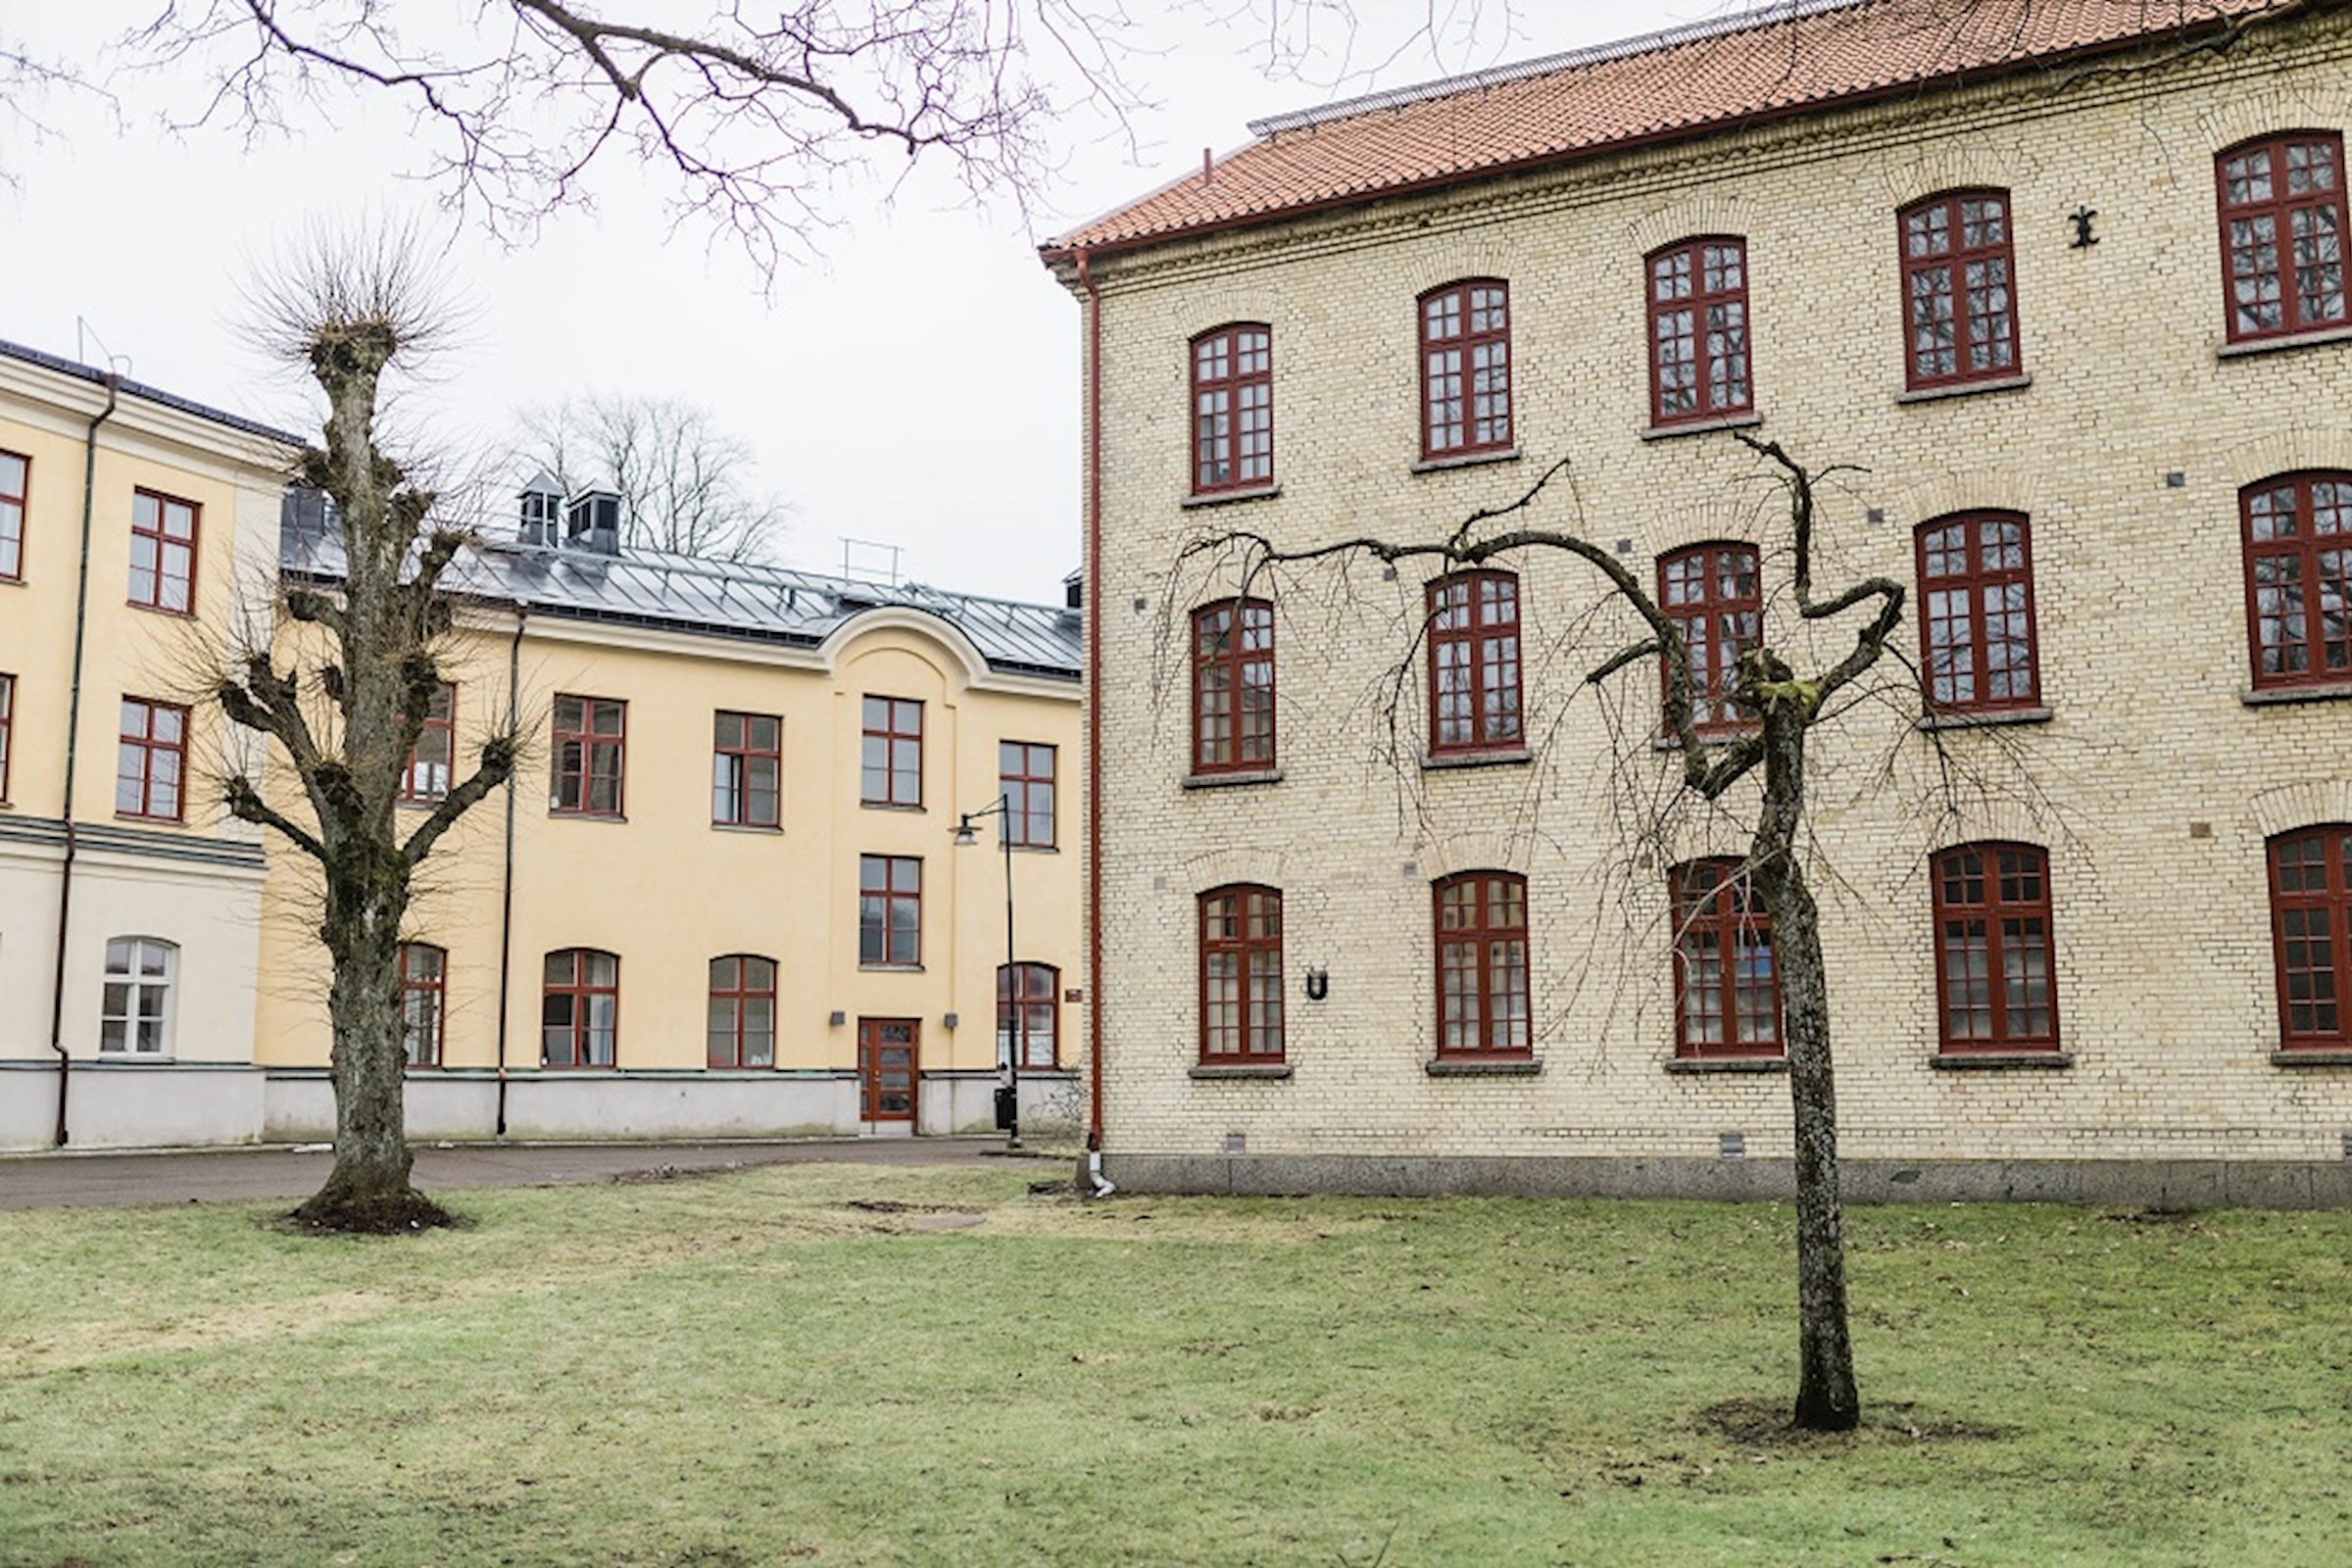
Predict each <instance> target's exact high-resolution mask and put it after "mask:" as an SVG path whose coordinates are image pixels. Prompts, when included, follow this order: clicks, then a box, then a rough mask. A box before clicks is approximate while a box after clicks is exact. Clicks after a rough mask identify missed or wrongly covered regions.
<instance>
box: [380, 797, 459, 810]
mask: <svg viewBox="0 0 2352 1568" xmlns="http://www.w3.org/2000/svg"><path fill="white" fill-rule="evenodd" d="M447 799H448V797H447V796H445V795H395V796H393V797H392V804H393V805H394V806H395V807H398V808H400V809H403V810H410V811H429V810H431V809H433V808H434V807H436V806H439V805H440V804H441V803H442V802H443V801H445V800H447Z"/></svg>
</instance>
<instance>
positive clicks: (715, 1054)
mask: <svg viewBox="0 0 2352 1568" xmlns="http://www.w3.org/2000/svg"><path fill="white" fill-rule="evenodd" d="M708 1029H709V1050H708V1053H707V1054H706V1056H705V1058H704V1059H705V1060H706V1061H708V1062H709V1063H710V1064H711V1066H713V1067H773V1066H774V1065H775V1064H776V960H775V959H773V958H761V957H758V956H754V955H752V954H748V953H731V954H729V955H727V956H725V957H723V958H712V959H711V1007H710V1013H709V1017H708Z"/></svg>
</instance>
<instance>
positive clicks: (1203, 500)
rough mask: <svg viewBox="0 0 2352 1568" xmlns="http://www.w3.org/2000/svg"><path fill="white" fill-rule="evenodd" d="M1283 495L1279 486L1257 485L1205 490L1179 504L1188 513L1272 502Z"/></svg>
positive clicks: (1187, 497)
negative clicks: (1241, 504) (1200, 509)
mask: <svg viewBox="0 0 2352 1568" xmlns="http://www.w3.org/2000/svg"><path fill="white" fill-rule="evenodd" d="M1280 494H1282V486H1281V485H1279V484H1255V485H1250V487H1249V488H1247V489H1243V490H1203V491H1198V492H1196V493H1194V494H1192V495H1189V496H1186V497H1185V498H1184V499H1183V500H1182V501H1179V502H1178V503H1177V505H1178V506H1180V507H1182V508H1184V509H1185V510H1186V511H1188V512H1189V511H1191V510H1192V509H1193V508H1195V507H1222V506H1228V505H1231V504H1233V503H1235V502H1240V501H1271V500H1273V499H1274V498H1275V497H1276V496H1278V495H1280Z"/></svg>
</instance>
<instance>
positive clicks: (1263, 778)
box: [1184, 767, 1282, 790]
mask: <svg viewBox="0 0 2352 1568" xmlns="http://www.w3.org/2000/svg"><path fill="white" fill-rule="evenodd" d="M1281 782H1282V769H1281V768H1279V767H1261V768H1256V769H1253V770H1251V771H1249V772H1242V771H1239V770H1236V771H1234V772H1231V773H1187V774H1185V775H1184V787H1185V788H1186V789H1188V790H1221V789H1226V788H1229V787H1231V786H1233V785H1237V784H1279V783H1281Z"/></svg>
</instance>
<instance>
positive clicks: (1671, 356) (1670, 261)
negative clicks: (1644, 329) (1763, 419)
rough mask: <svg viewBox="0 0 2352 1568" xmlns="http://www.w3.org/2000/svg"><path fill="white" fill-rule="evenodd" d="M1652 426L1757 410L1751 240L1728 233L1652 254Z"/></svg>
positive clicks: (1650, 344) (1650, 264)
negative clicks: (1750, 336)
mask: <svg viewBox="0 0 2352 1568" xmlns="http://www.w3.org/2000/svg"><path fill="white" fill-rule="evenodd" d="M1648 265H1649V388H1650V422H1651V423H1653V424H1682V423H1686V422H1689V421H1691V420H1693V419H1720V418H1726V417H1730V416H1733V415H1736V414H1745V413H1746V412H1747V411H1748V410H1749V409H1751V408H1753V407H1754V406H1755V398H1754V394H1753V390H1752V388H1751V387H1750V386H1749V377H1748V364H1747V352H1748V351H1747V242H1746V241H1745V240H1742V239H1739V238H1736V237H1733V236H1730V235H1716V236H1714V237H1711V238H1707V239H1689V240H1684V241H1682V242H1680V243H1679V244H1674V245H1669V246H1667V247H1666V248H1665V249H1664V250H1661V251H1653V252H1651V253H1650V255H1649V257H1648Z"/></svg>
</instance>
